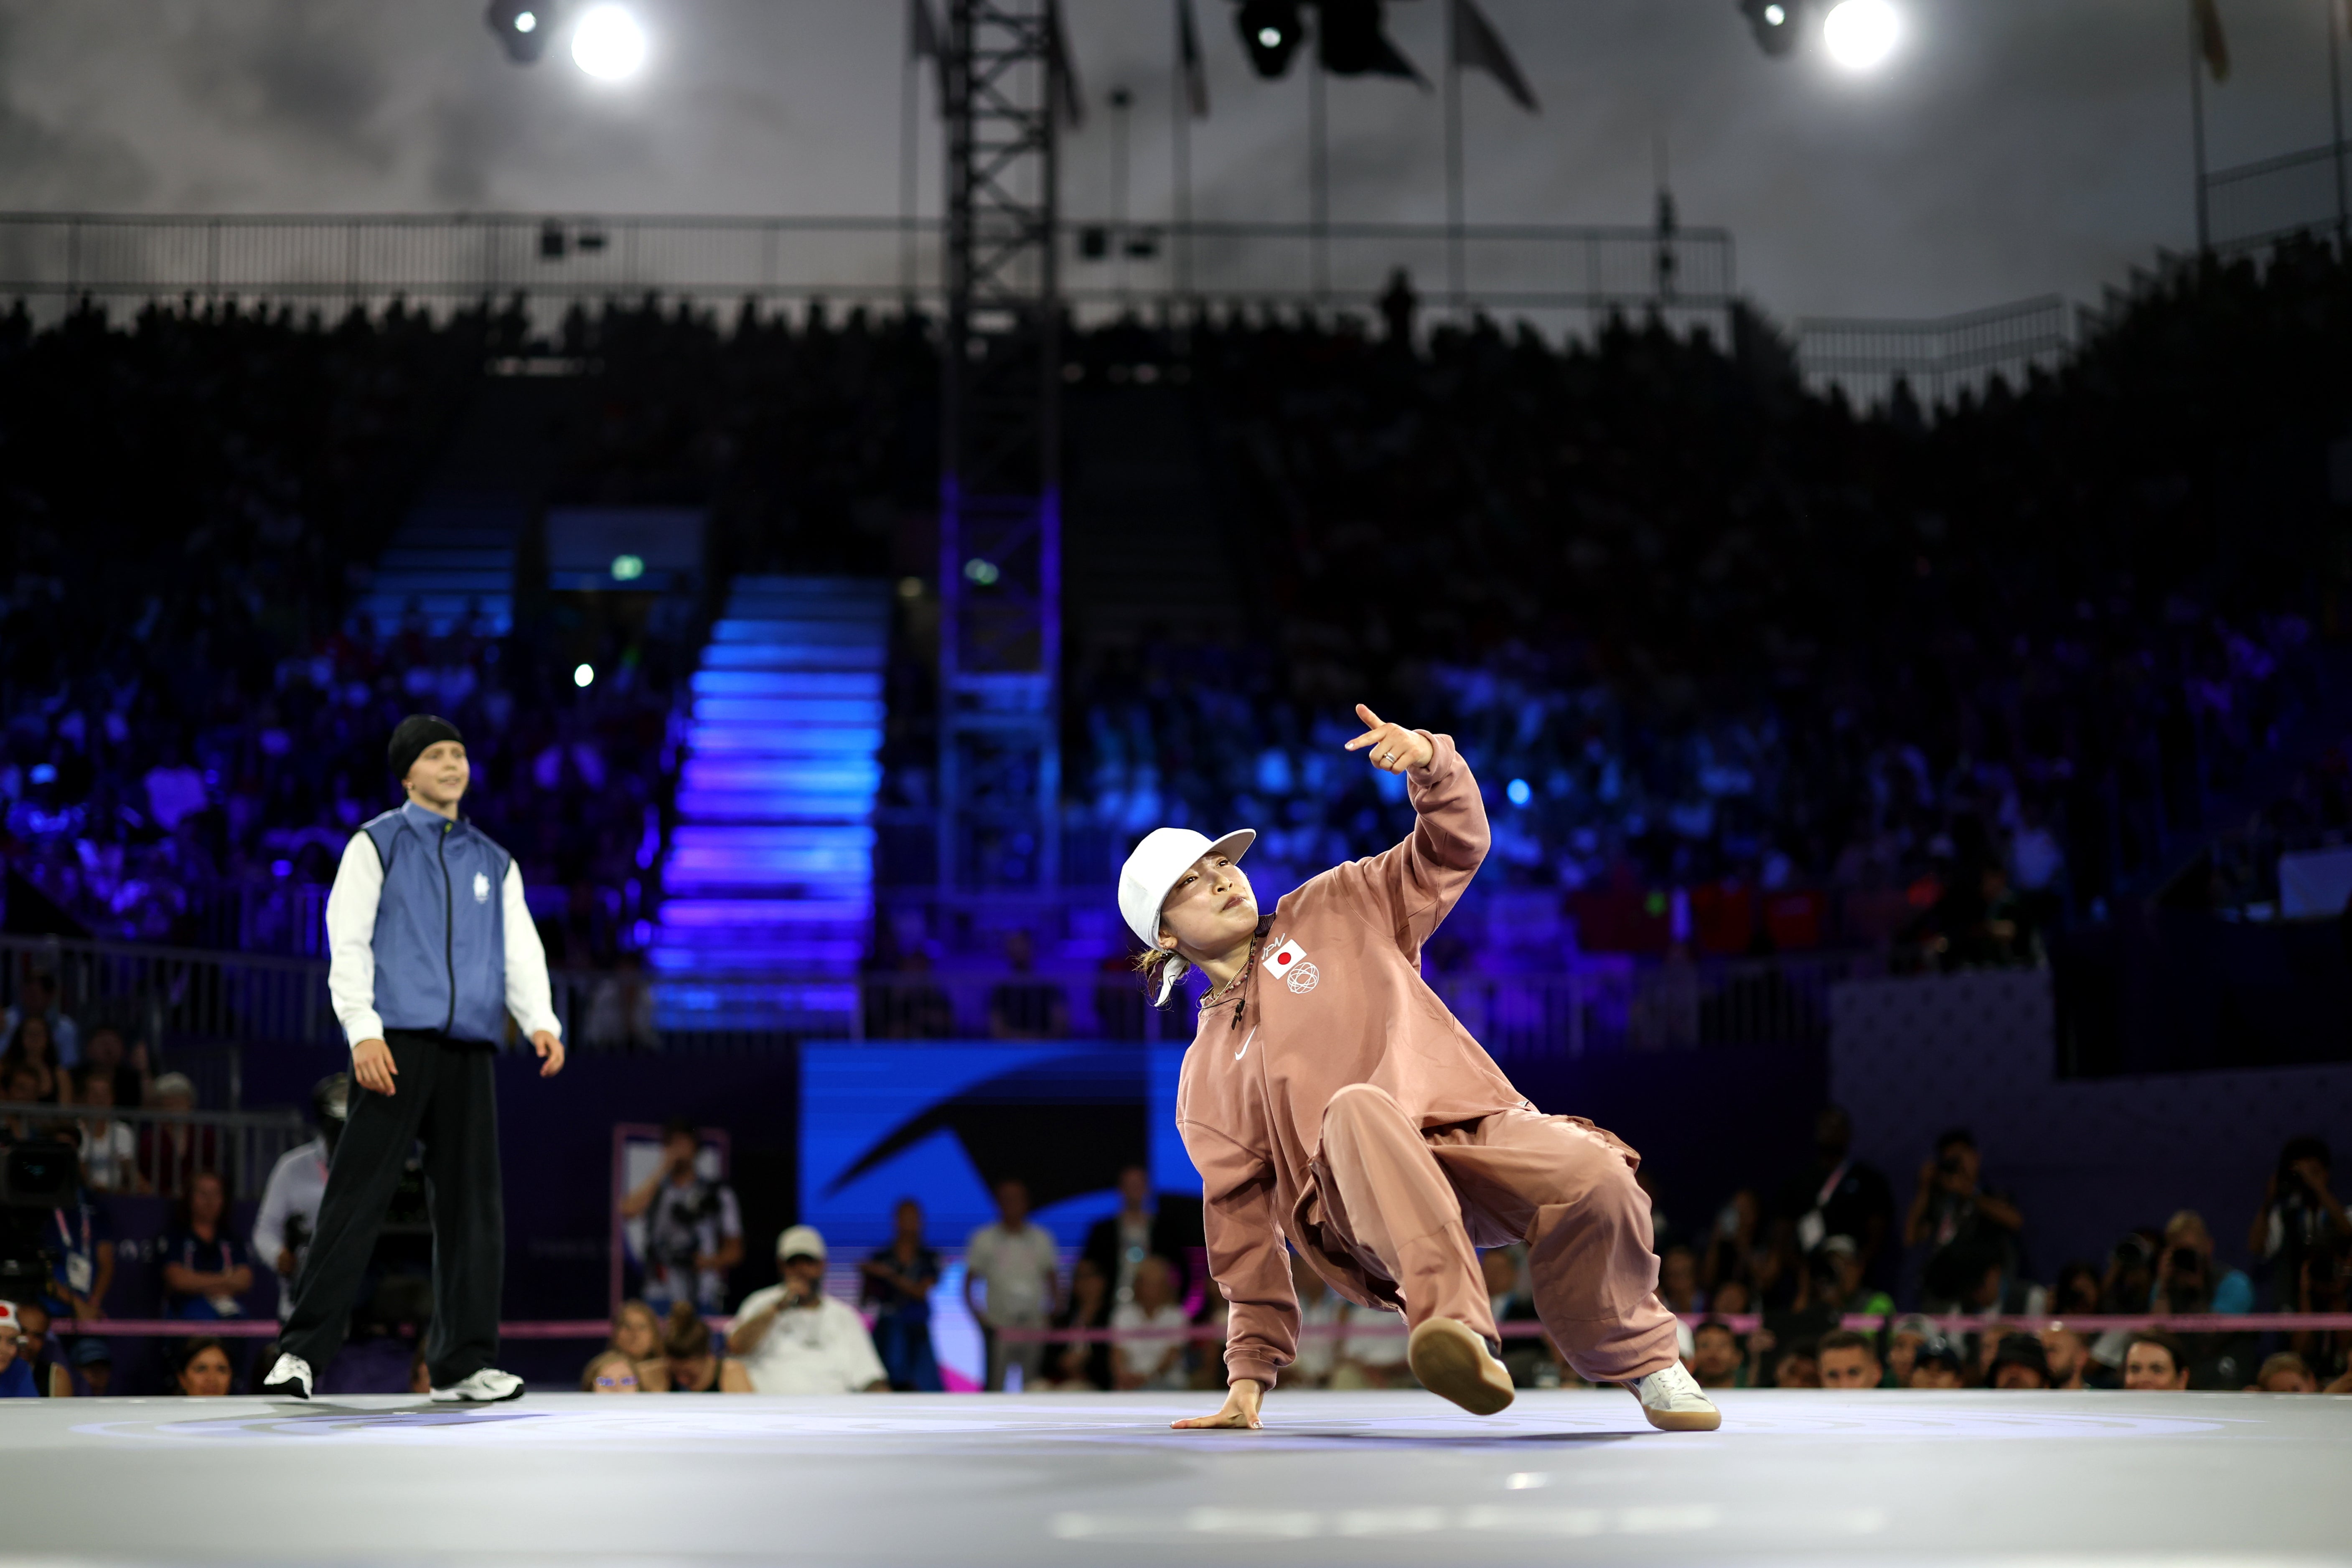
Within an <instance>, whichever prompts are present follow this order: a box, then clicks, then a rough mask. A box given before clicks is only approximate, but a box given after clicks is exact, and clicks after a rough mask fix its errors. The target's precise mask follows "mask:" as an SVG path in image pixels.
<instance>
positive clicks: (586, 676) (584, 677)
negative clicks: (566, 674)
mask: <svg viewBox="0 0 2352 1568" xmlns="http://www.w3.org/2000/svg"><path fill="white" fill-rule="evenodd" d="M595 683H596V667H595V666H594V665H593V664H583V665H578V666H575V667H574V668H573V669H572V685H574V686H579V687H588V686H593V685H594V684H595Z"/></svg>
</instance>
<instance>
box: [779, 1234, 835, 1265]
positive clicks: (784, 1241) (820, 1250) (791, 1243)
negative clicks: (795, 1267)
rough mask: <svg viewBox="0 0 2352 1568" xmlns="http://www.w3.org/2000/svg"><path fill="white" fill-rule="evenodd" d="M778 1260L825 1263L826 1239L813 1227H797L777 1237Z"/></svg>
mask: <svg viewBox="0 0 2352 1568" xmlns="http://www.w3.org/2000/svg"><path fill="white" fill-rule="evenodd" d="M776 1256H777V1257H778V1258H815V1259H816V1260H817V1261H818V1262H819V1263H822V1262H824V1237H822V1236H819V1235H818V1234H817V1230H816V1226H813V1225H796V1226H793V1227H792V1228H791V1229H790V1230H787V1231H785V1232H784V1234H783V1235H782V1236H780V1237H776Z"/></svg>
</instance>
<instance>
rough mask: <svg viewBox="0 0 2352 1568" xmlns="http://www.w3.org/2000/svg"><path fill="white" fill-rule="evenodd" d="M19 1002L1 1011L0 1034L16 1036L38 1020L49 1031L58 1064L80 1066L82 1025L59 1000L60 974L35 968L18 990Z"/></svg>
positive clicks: (60, 1065)
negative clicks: (21, 1029)
mask: <svg viewBox="0 0 2352 1568" xmlns="http://www.w3.org/2000/svg"><path fill="white" fill-rule="evenodd" d="M36 1018H37V1019H39V1020H40V1021H41V1023H42V1024H43V1025H45V1026H47V1030H48V1037H49V1039H50V1042H51V1043H52V1045H53V1046H54V1047H55V1048H56V1060H57V1065H58V1066H59V1067H61V1068H70V1067H77V1066H79V1065H80V1062H81V1027H80V1026H79V1025H78V1024H76V1023H75V1022H74V1021H73V1020H72V1019H71V1018H69V1017H68V1016H66V1013H65V1009H64V1008H63V1007H61V1006H60V1005H58V981H57V976H56V975H54V974H51V973H47V971H45V970H38V969H37V970H35V971H33V972H32V973H30V974H27V975H26V976H25V984H24V985H23V986H22V988H21V989H20V990H19V991H18V1001H17V1005H16V1006H14V1007H10V1008H8V1009H6V1010H5V1012H0V1035H13V1034H15V1033H16V1030H17V1029H18V1028H20V1027H21V1026H24V1025H25V1024H26V1023H27V1022H29V1021H31V1020H33V1019H36Z"/></svg>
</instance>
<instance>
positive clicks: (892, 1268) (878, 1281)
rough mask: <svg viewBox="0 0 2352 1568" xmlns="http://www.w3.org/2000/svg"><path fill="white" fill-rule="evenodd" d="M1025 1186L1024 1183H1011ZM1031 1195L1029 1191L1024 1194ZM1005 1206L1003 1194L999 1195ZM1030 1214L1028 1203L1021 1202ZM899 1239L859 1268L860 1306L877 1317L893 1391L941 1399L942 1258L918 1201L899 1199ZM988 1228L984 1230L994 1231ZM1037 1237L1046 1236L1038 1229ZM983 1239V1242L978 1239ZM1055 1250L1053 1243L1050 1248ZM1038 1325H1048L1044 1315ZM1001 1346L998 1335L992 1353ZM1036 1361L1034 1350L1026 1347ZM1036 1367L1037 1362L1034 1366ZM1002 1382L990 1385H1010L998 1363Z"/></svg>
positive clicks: (877, 1344)
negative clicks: (934, 1317) (931, 1243)
mask: <svg viewBox="0 0 2352 1568" xmlns="http://www.w3.org/2000/svg"><path fill="white" fill-rule="evenodd" d="M1005 1185H1006V1186H1008V1187H1019V1186H1020V1185H1021V1184H1020V1183H1018V1182H1009V1183H1007V1184H1005ZM1024 1194H1025V1189H1024ZM999 1201H1000V1202H1001V1201H1003V1191H1002V1189H1000V1191H999ZM1020 1201H1021V1203H1022V1205H1023V1212H1024V1213H1025V1212H1026V1208H1027V1202H1028V1200H1027V1198H1026V1196H1025V1195H1024V1197H1023V1198H1022V1199H1021V1200H1020ZM892 1225H893V1226H894V1230H895V1234H893V1235H892V1237H891V1238H890V1245H889V1246H887V1247H876V1248H875V1249H874V1251H873V1252H872V1253H871V1254H869V1255H868V1256H867V1257H866V1259H865V1261H863V1262H862V1263H860V1264H859V1265H858V1266H857V1274H858V1285H857V1303H858V1305H859V1306H861V1307H864V1308H866V1309H867V1310H870V1311H871V1312H872V1313H873V1314H874V1319H873V1338H874V1353H875V1354H877V1355H878V1356H880V1357H881V1358H882V1367H883V1371H884V1373H885V1374H886V1375H887V1376H888V1378H889V1379H890V1386H891V1388H892V1389H894V1390H896V1391H897V1392H898V1393H900V1394H938V1393H940V1391H941V1388H942V1386H943V1385H942V1384H940V1363H939V1358H938V1356H937V1355H936V1354H935V1353H934V1352H932V1349H931V1292H932V1290H933V1289H937V1288H938V1286H939V1282H940V1255H939V1254H938V1253H936V1252H934V1251H932V1250H931V1249H930V1248H929V1247H926V1246H924V1245H923V1205H920V1204H919V1203H917V1202H916V1201H915V1200H914V1199H912V1198H901V1199H899V1200H898V1209H897V1211H896V1212H895V1214H894V1215H892ZM993 1228H995V1227H993V1226H983V1227H982V1229H983V1231H985V1230H988V1229H993ZM1032 1230H1033V1232H1034V1234H1035V1235H1036V1236H1040V1237H1042V1236H1044V1235H1045V1233H1044V1232H1043V1231H1038V1230H1035V1228H1034V1226H1033V1227H1032ZM975 1239H977V1237H975ZM1046 1246H1047V1247H1048V1248H1049V1249H1050V1247H1051V1246H1052V1244H1051V1243H1050V1242H1048V1243H1047V1244H1046ZM965 1268H966V1274H965V1287H964V1288H965V1293H966V1294H965V1299H966V1300H970V1299H971V1297H970V1292H971V1275H970V1268H971V1264H970V1260H969V1259H967V1260H966V1264H965ZM1037 1321H1038V1322H1041V1323H1042V1322H1043V1321H1045V1319H1044V1317H1043V1315H1042V1314H1041V1315H1040V1316H1039V1317H1038V1319H1037ZM994 1344H995V1341H994V1339H993V1337H991V1339H990V1345H991V1348H992V1350H993V1348H994ZM1024 1352H1025V1353H1027V1354H1028V1355H1030V1356H1031V1357H1033V1358H1034V1354H1035V1350H1034V1347H1024ZM1029 1365H1030V1366H1032V1367H1034V1366H1035V1365H1036V1363H1035V1361H1034V1359H1032V1360H1031V1361H1030V1362H1029ZM993 1370H994V1371H995V1372H996V1373H997V1378H996V1381H995V1382H994V1383H992V1384H990V1385H989V1386H990V1387H992V1388H995V1389H1002V1388H1003V1386H1004V1380H1003V1363H1001V1362H1000V1363H994V1366H993Z"/></svg>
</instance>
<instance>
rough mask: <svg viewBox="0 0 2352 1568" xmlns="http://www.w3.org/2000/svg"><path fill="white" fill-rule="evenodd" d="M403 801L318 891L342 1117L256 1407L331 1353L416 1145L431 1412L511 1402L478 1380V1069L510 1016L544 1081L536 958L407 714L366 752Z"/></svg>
mask: <svg viewBox="0 0 2352 1568" xmlns="http://www.w3.org/2000/svg"><path fill="white" fill-rule="evenodd" d="M386 758H387V760H388V761H389V762H390V763H391V764H392V776H393V777H394V778H395V779H398V780H399V781H400V784H401V787H402V789H403V790H404V792H405V793H406V794H407V796H408V800H407V803H406V804H405V805H402V806H401V807H400V808H399V809H398V810H396V811H387V812H385V813H384V814H383V816H377V817H373V818H371V819H370V820H369V821H367V822H365V823H363V824H362V825H361V826H360V830H359V831H358V832H357V833H354V834H352V840H351V843H350V844H348V845H346V846H345V847H344V849H343V859H342V864H341V867H339V868H337V870H336V872H335V885H334V888H333V889H332V890H331V891H330V892H329V893H328V895H327V943H328V949H329V952H330V959H331V962H330V963H329V966H328V972H327V991H328V995H329V998H330V1000H331V1002H332V1003H333V1005H334V1009H335V1016H336V1017H337V1018H339V1019H341V1022H342V1026H343V1032H344V1033H345V1035H347V1036H348V1037H350V1040H351V1046H352V1094H351V1104H350V1113H349V1118H348V1120H347V1121H345V1123H344V1126H343V1131H342V1136H341V1138H339V1139H338V1140H336V1143H335V1153H334V1159H333V1161H332V1163H330V1164H329V1166H328V1167H327V1186H326V1191H325V1193H324V1194H322V1195H321V1197H320V1200H319V1219H318V1227H317V1231H316V1234H315V1236H314V1237H313V1238H312V1240H311V1243H310V1256H309V1257H308V1258H305V1259H304V1260H303V1263H302V1269H301V1273H300V1274H299V1276H298V1277H297V1279H296V1280H295V1285H294V1307H293V1310H292V1312H291V1313H290V1314H289V1316H288V1319H287V1322H286V1329H285V1331H284V1333H283V1334H282V1335H281V1336H280V1337H279V1342H278V1343H279V1347H280V1350H281V1351H282V1352H283V1353H281V1354H280V1355H279V1356H278V1360H277V1362H276V1363H275V1364H273V1365H272V1366H271V1368H270V1370H269V1374H268V1376H267V1377H265V1378H263V1379H262V1382H261V1391H262V1393H264V1394H290V1395H293V1396H294V1397H296V1398H299V1399H308V1398H310V1392H311V1383H312V1378H313V1369H314V1368H315V1369H318V1370H320V1371H323V1370H324V1369H325V1368H326V1366H327V1363H329V1362H331V1361H332V1360H333V1359H334V1355H335V1352H336V1351H337V1350H338V1349H340V1348H341V1345H342V1342H343V1331H344V1329H345V1327H346V1325H347V1323H348V1321H349V1320H350V1317H351V1311H352V1299H353V1297H355V1296H356V1295H357V1294H358V1291H359V1289H360V1284H361V1280H362V1278H363V1276H364V1275H365V1273H366V1271H367V1266H368V1258H369V1256H370V1255H371V1254H372V1253H373V1251H374V1249H375V1239H376V1232H377V1231H378V1229H379V1228H381V1226H383V1215H384V1209H385V1207H386V1205H389V1204H390V1203H391V1202H392V1195H393V1191H394V1188H395V1187H396V1186H398V1184H399V1183H400V1173H401V1170H402V1168H403V1167H404V1165H405V1164H406V1163H407V1161H408V1151H409V1148H410V1146H411V1145H413V1144H415V1143H416V1142H420V1141H421V1142H423V1143H424V1145H425V1191H426V1194H427V1196H428V1199H429V1207H430V1210H431V1213H432V1217H433V1330H432V1333H431V1336H430V1337H429V1338H428V1339H427V1340H426V1342H425V1364H426V1368H427V1370H428V1372H429V1373H430V1374H431V1377H432V1383H433V1397H434V1398H435V1399H436V1400H439V1401H443V1402H446V1403H468V1402H488V1401H493V1400H501V1399H514V1398H518V1397H520V1395H521V1394H522V1391H523V1385H522V1380H521V1379H520V1378H519V1377H517V1376H515V1375H514V1373H509V1372H501V1371H499V1369H497V1368H496V1367H494V1366H492V1365H491V1364H490V1363H491V1361H492V1360H493V1358H495V1357H496V1356H497V1354H498V1349H499V1289H500V1285H501V1283H502V1280H503V1278H504V1274H505V1268H506V1230H505V1206H504V1204H503V1202H502V1200H501V1194H500V1193H499V1125H498V1105H497V1100H496V1098H495V1093H494V1081H493V1075H492V1072H491V1068H492V1061H493V1057H494V1055H495V1053H496V1051H497V1049H498V1047H499V1042H500V1041H502V1040H503V1039H505V1037H506V1033H507V1017H508V1015H509V1014H512V1015H513V1016H514V1018H515V1020H516V1022H517V1023H519V1024H520V1025H521V1026H522V1029H523V1031H524V1032H525V1033H526V1034H528V1035H529V1036H530V1042H531V1047H532V1049H534V1050H536V1051H537V1052H538V1053H539V1056H540V1058H541V1066H540V1076H541V1077H542V1078H549V1077H552V1076H553V1075H555V1074H556V1073H558V1072H561V1071H562V1068H563V1042H562V1038H561V1026H560V1025H559V1024H558V1022H557V1019H556V1016H555V1011H554V1008H553V1007H552V1006H551V1005H550V999H549V995H548V989H549V988H548V981H547V954H546V952H545V951H544V950H543V949H541V946H540V942H539V932H538V931H536V930H534V929H533V928H532V926H531V923H530V907H529V905H528V904H527V903H526V902H525V901H524V899H523V891H522V873H521V872H520V871H519V870H518V869H516V868H515V862H514V857H513V856H511V855H509V854H508V853H507V852H506V851H505V850H503V849H501V848H499V847H498V845H496V844H494V843H492V842H491V841H490V838H489V837H488V835H487V834H484V833H483V832H482V831H481V830H480V829H478V828H477V827H476V826H474V825H473V824H472V823H470V822H467V820H466V819H465V818H463V817H461V816H458V815H457V803H458V801H459V800H461V799H463V798H464V796H465V794H466V786H467V784H468V783H469V782H470V781H471V778H472V773H471V770H470V769H469V768H468V767H467V761H466V742H465V741H464V739H463V738H462V737H461V736H460V735H459V734H458V733H457V727H456V726H455V725H453V724H451V723H449V722H448V721H446V720H444V719H436V718H435V717H433V716H432V715H431V714H429V713H412V714H411V715H409V716H408V717H407V718H405V719H404V720H402V721H400V725H399V727H398V728H397V729H395V730H394V731H393V732H392V742H391V744H390V745H389V746H388V747H387V748H386Z"/></svg>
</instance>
